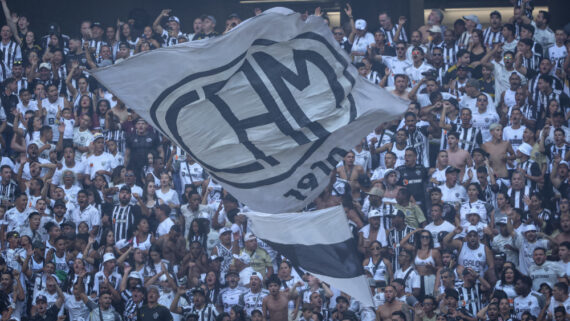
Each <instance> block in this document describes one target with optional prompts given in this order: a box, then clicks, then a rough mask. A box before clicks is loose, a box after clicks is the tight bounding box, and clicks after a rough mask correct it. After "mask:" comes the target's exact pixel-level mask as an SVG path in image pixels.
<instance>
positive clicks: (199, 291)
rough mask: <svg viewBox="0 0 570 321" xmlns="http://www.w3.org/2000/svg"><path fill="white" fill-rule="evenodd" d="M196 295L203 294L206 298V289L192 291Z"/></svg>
mask: <svg viewBox="0 0 570 321" xmlns="http://www.w3.org/2000/svg"><path fill="white" fill-rule="evenodd" d="M196 293H198V294H201V295H203V296H206V293H205V292H204V289H202V288H194V289H192V294H194V295H196Z"/></svg>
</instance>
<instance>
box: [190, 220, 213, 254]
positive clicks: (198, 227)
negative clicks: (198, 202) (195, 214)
mask: <svg viewBox="0 0 570 321" xmlns="http://www.w3.org/2000/svg"><path fill="white" fill-rule="evenodd" d="M209 223H210V222H209V221H208V220H207V219H202V218H196V219H194V220H192V222H191V223H190V230H189V231H188V243H192V242H198V243H199V244H200V245H201V246H202V247H203V248H204V249H206V248H207V245H208V232H209Z"/></svg>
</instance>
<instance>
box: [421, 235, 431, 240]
mask: <svg viewBox="0 0 570 321" xmlns="http://www.w3.org/2000/svg"><path fill="white" fill-rule="evenodd" d="M420 238H422V239H429V235H422V236H420Z"/></svg>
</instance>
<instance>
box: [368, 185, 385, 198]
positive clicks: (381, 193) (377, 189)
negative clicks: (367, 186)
mask: <svg viewBox="0 0 570 321" xmlns="http://www.w3.org/2000/svg"><path fill="white" fill-rule="evenodd" d="M366 194H368V195H374V196H380V197H383V196H384V191H383V190H382V189H381V188H380V187H373V188H372V189H371V190H370V191H368V192H366Z"/></svg>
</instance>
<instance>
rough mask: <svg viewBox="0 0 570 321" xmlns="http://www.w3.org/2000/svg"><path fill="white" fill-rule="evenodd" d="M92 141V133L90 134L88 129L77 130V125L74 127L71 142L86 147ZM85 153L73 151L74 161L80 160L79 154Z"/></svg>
mask: <svg viewBox="0 0 570 321" xmlns="http://www.w3.org/2000/svg"><path fill="white" fill-rule="evenodd" d="M92 141H93V134H91V131H90V130H88V129H87V130H84V131H81V130H79V127H75V130H74V131H73V143H74V144H75V145H77V146H81V147H87V146H89V144H91V142H92ZM83 154H86V153H80V152H79V151H77V152H76V153H75V161H76V162H79V161H80V160H81V156H82V155H83Z"/></svg>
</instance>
